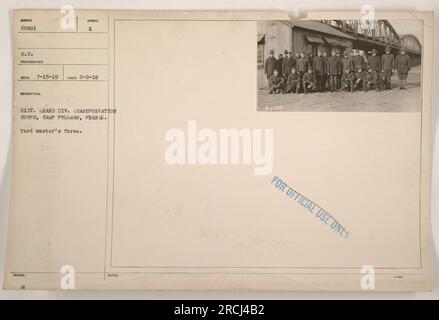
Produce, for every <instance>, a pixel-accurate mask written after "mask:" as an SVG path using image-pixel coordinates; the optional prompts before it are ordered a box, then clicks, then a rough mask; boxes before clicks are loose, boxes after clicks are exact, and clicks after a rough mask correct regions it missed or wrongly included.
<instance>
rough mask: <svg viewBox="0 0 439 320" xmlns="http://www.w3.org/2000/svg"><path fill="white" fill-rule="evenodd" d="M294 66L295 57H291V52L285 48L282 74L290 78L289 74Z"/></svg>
mask: <svg viewBox="0 0 439 320" xmlns="http://www.w3.org/2000/svg"><path fill="white" fill-rule="evenodd" d="M293 67H294V58H293V57H291V52H289V51H287V50H285V57H284V61H283V64H282V75H283V76H284V77H285V79H286V78H288V75H289V74H290V72H291V69H292V68H293Z"/></svg>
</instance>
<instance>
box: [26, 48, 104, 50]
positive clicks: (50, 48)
mask: <svg viewBox="0 0 439 320" xmlns="http://www.w3.org/2000/svg"><path fill="white" fill-rule="evenodd" d="M49 49H50V50H52V49H53V50H108V48H18V50H49Z"/></svg>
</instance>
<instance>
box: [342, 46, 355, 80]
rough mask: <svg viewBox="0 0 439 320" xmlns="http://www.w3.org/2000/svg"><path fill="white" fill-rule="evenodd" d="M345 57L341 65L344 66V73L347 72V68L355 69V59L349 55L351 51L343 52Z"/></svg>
mask: <svg viewBox="0 0 439 320" xmlns="http://www.w3.org/2000/svg"><path fill="white" fill-rule="evenodd" d="M343 56H344V57H343V59H341V65H342V67H343V69H342V71H343V74H344V73H345V72H346V70H353V69H354V61H353V59H352V57H350V56H349V52H348V51H347V50H346V51H345V52H344V54H343Z"/></svg>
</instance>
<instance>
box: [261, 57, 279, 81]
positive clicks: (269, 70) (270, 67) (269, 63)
mask: <svg viewBox="0 0 439 320" xmlns="http://www.w3.org/2000/svg"><path fill="white" fill-rule="evenodd" d="M276 65H277V59H276V58H275V57H274V50H270V51H269V56H268V58H267V59H265V64H264V73H265V74H266V75H267V80H270V77H271V76H272V75H273V72H274V70H275V69H276Z"/></svg>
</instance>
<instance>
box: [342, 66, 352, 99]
mask: <svg viewBox="0 0 439 320" xmlns="http://www.w3.org/2000/svg"><path fill="white" fill-rule="evenodd" d="M354 82H355V75H354V73H353V72H351V69H346V70H345V71H344V72H343V75H342V77H341V83H342V87H341V88H340V90H345V91H348V90H350V91H351V93H352V92H354Z"/></svg>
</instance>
